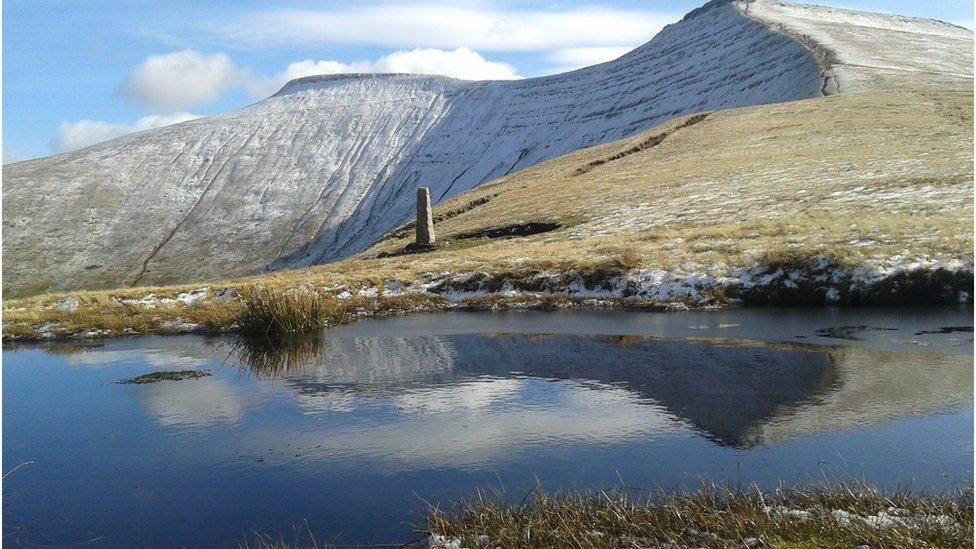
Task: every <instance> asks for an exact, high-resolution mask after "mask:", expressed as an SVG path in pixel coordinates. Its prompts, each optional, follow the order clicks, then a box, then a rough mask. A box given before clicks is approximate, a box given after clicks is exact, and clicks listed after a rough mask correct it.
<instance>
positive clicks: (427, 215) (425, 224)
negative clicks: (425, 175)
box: [417, 187, 434, 246]
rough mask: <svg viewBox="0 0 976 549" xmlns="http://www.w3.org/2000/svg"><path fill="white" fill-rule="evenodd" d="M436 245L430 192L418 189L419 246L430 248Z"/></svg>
mask: <svg viewBox="0 0 976 549" xmlns="http://www.w3.org/2000/svg"><path fill="white" fill-rule="evenodd" d="M433 243H434V216H433V214H432V213H431V211H430V191H429V190H428V189H427V187H420V188H419V189H417V244H419V245H421V246H430V245H431V244H433Z"/></svg>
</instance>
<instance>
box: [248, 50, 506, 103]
mask: <svg viewBox="0 0 976 549" xmlns="http://www.w3.org/2000/svg"><path fill="white" fill-rule="evenodd" d="M355 72H358V73H363V72H374V73H381V72H397V73H411V74H440V75H444V76H450V77H453V78H460V79H463V80H512V79H517V78H520V77H519V74H518V72H516V70H515V69H514V68H513V67H512V66H511V65H509V64H507V63H499V62H495V61H488V60H486V59H485V58H484V57H482V56H481V55H479V54H478V52H476V51H473V50H471V49H469V48H457V49H455V50H450V51H445V50H440V49H415V50H401V51H395V52H393V53H391V54H389V55H385V56H383V57H381V58H379V59H377V60H376V61H354V62H352V63H342V62H339V61H312V60H311V59H307V60H305V61H296V62H294V63H291V64H290V65H288V67H287V68H286V69H285V70H284V71H282V72H279V73H278V74H276V75H274V76H271V77H268V78H259V79H255V80H253V81H252V82H251V84H250V85H249V86H248V89H249V90H250V92H251V95H252V96H254V97H267V96H269V95H271V94H273V93H274V92H276V91H278V90H279V89H280V88H281V86H283V85H284V84H285V82H288V81H289V80H293V79H295V78H301V77H303V76H312V75H316V74H338V73H355Z"/></svg>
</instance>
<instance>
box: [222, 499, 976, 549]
mask: <svg viewBox="0 0 976 549" xmlns="http://www.w3.org/2000/svg"><path fill="white" fill-rule="evenodd" d="M504 500H505V498H504V494H501V493H498V492H493V493H491V494H489V495H485V494H484V493H481V492H479V493H478V495H477V497H474V498H470V499H467V500H464V501H461V502H458V503H457V504H456V505H455V506H454V507H452V508H450V509H447V510H442V509H439V508H431V510H430V512H429V514H428V516H427V519H426V521H427V522H426V526H425V527H424V528H422V529H421V530H419V531H418V537H419V540H418V541H414V542H410V543H406V544H402V545H400V544H389V545H382V546H383V547H404V548H410V549H421V548H432V549H434V548H441V549H448V548H451V549H457V548H462V547H467V548H478V547H489V548H495V547H501V548H506V549H508V548H555V547H571V548H579V549H591V548H592V549H603V548H607V549H611V548H612V549H617V548H668V549H678V548H686V547H707V548H722V549H725V548H743V547H746V548H755V547H771V548H783V549H813V548H827V549H835V548H836V549H852V548H858V547H865V546H867V547H872V548H906V549H907V548H917V547H940V548H943V547H944V548H957V547H972V546H973V492H972V490H971V489H965V490H960V491H959V492H957V493H954V494H949V495H930V494H920V493H912V492H903V491H897V492H893V493H885V492H883V491H881V490H878V489H876V488H872V487H870V486H867V485H863V484H859V485H856V486H847V485H827V484H824V485H820V486H814V487H805V488H785V487H781V488H779V489H776V490H773V491H762V490H760V489H759V488H756V487H752V488H748V489H746V488H737V489H728V488H723V487H721V486H718V485H715V484H703V485H702V486H701V488H699V489H698V490H697V491H694V492H678V493H663V492H656V493H650V494H649V493H647V492H639V491H637V490H633V489H623V490H612V491H601V492H599V493H596V494H581V493H575V494H560V495H550V494H547V493H545V492H544V491H542V490H541V489H540V490H538V491H536V492H533V493H532V494H530V495H528V496H526V498H525V499H524V500H523V501H522V502H521V503H520V504H517V505H512V504H509V503H505V502H504ZM312 524H314V520H313V521H312ZM239 546H240V547H247V548H250V547H255V548H259V549H286V548H290V547H316V548H317V547H331V545H330V544H328V543H321V542H320V541H318V540H316V538H315V536H314V534H313V533H312V527H311V526H310V523H309V522H308V521H306V522H304V523H302V524H301V525H300V526H299V527H296V528H294V531H293V532H291V533H290V534H289V535H287V536H277V537H274V536H268V535H263V534H260V533H256V532H255V533H252V535H251V536H249V537H248V539H246V540H245V541H242V542H240V544H239Z"/></svg>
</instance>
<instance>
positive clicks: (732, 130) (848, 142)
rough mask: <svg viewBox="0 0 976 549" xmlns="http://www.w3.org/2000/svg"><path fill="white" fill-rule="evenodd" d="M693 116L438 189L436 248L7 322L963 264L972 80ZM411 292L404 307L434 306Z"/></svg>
mask: <svg viewBox="0 0 976 549" xmlns="http://www.w3.org/2000/svg"><path fill="white" fill-rule="evenodd" d="M688 120H689V118H683V119H678V120H675V121H672V122H669V123H666V124H664V125H662V126H660V127H658V128H655V129H653V130H651V131H649V132H646V133H644V134H640V135H636V136H634V137H632V138H628V139H624V140H621V141H618V142H614V143H609V144H606V145H602V146H598V147H593V148H590V149H585V150H582V151H578V152H576V153H573V154H570V155H566V156H563V157H560V158H557V159H554V160H552V161H549V162H546V163H543V164H540V165H538V166H534V167H532V168H529V169H526V170H523V171H520V172H517V173H514V174H511V175H509V176H506V177H503V178H501V179H498V180H496V181H493V182H491V183H489V184H486V185H483V186H481V187H478V188H476V189H474V190H472V191H469V192H466V193H464V194H462V195H459V196H457V197H455V198H453V199H451V200H448V201H446V202H444V203H442V204H440V205H438V206H437V207H436V208H435V211H434V213H435V217H436V218H437V219H438V222H437V223H436V225H435V229H436V232H437V235H438V241H439V243H441V246H442V247H441V249H439V250H437V251H434V252H430V253H423V254H414V255H397V256H394V257H383V258H379V257H378V256H379V255H381V254H391V253H394V254H395V253H398V252H399V251H401V250H402V249H403V247H404V246H405V245H406V244H407V243H408V242H409V239H410V238H412V232H411V231H409V230H398V231H393V232H392V233H391V235H388V238H386V239H384V240H381V241H380V242H378V243H377V244H376V245H375V246H374V247H372V248H370V249H369V250H366V251H364V252H362V253H361V254H359V255H358V256H357V257H354V258H351V259H349V260H346V261H341V262H337V263H333V264H328V265H321V266H316V267H310V268H306V269H298V270H289V271H280V272H275V273H270V274H263V275H259V276H254V277H246V278H242V279H236V280H225V281H220V282H210V283H206V282H201V283H198V284H184V285H179V286H167V287H162V288H127V289H119V290H109V291H92V292H72V293H71V294H70V295H72V296H73V297H75V298H77V299H78V300H79V302H80V305H79V307H78V308H77V310H75V311H71V312H68V311H61V310H59V309H58V308H57V307H56V303H57V301H58V300H59V299H61V298H63V297H65V296H66V295H67V294H46V295H41V296H35V297H30V298H25V299H17V300H8V301H5V302H4V333H5V335H6V336H8V337H9V336H14V335H16V336H21V337H30V336H31V335H32V334H36V327H37V326H38V325H42V324H44V323H49V322H56V323H58V324H59V327H58V330H59V331H61V332H64V333H70V332H77V331H82V330H104V331H107V332H113V333H121V332H122V331H123V330H124V329H126V328H129V329H130V330H135V331H137V332H140V333H144V332H148V331H158V330H160V329H162V328H161V326H162V325H163V324H164V323H165V322H167V321H177V320H178V321H180V322H189V323H194V324H200V325H201V326H204V327H212V328H214V329H217V328H221V327H227V326H230V325H232V324H233V323H234V319H235V318H237V315H239V314H241V311H240V309H239V304H236V303H235V302H231V303H229V304H227V305H222V304H219V303H216V302H215V301H213V300H209V299H208V300H206V301H205V302H202V303H201V304H198V305H197V306H194V307H182V306H175V307H157V308H155V309H152V310H145V309H142V308H139V307H133V306H123V307H120V306H119V305H118V303H117V301H118V300H119V299H140V298H142V297H144V296H146V295H147V294H150V293H155V294H156V295H157V296H159V297H169V298H172V297H175V296H176V295H177V294H178V293H179V292H186V291H191V290H193V289H197V288H200V287H202V286H208V287H209V288H210V289H211V292H214V291H217V290H220V289H223V288H238V289H240V288H245V287H249V288H255V289H258V290H257V291H264V292H278V293H279V294H280V293H282V292H285V291H287V290H291V289H296V288H311V289H314V290H315V291H319V290H321V289H328V288H335V287H338V286H343V285H345V286H348V287H349V288H351V289H352V291H353V292H355V291H356V290H357V289H359V288H363V287H367V288H368V287H376V288H382V286H383V284H384V282H386V281H400V282H403V283H410V282H413V281H416V280H418V279H420V278H422V277H424V276H425V275H426V276H430V275H432V274H436V273H445V272H450V273H479V272H481V273H487V274H489V275H491V276H493V277H494V278H495V279H498V280H500V279H502V278H504V277H505V276H509V275H510V276H512V277H518V276H519V275H520V273H526V272H541V271H575V272H580V273H587V272H588V273H593V274H594V276H596V275H598V274H599V273H606V272H607V271H608V270H610V269H637V268H641V269H661V270H666V271H670V270H674V269H684V270H695V269H702V270H705V269H723V268H727V269H731V268H736V267H746V268H748V267H752V266H756V265H762V264H763V262H764V261H768V260H769V259H770V258H775V257H786V256H794V257H807V258H811V257H817V256H828V257H830V258H833V259H834V260H835V262H837V263H838V264H840V265H843V266H848V267H856V266H858V265H862V264H879V265H883V264H885V263H886V262H892V261H894V262H897V261H901V262H910V261H912V260H915V259H920V258H921V259H927V260H932V261H957V262H959V261H961V262H962V263H964V264H970V265H971V264H972V259H973V236H972V235H973V204H972V193H973V163H972V162H973V156H972V151H973V131H972V128H973V95H972V90H971V89H970V90H957V91H952V90H949V91H945V90H942V91H921V92H918V93H867V94H855V95H841V96H832V97H827V98H822V99H814V100H808V101H798V102H791V103H783V104H777V105H765V106H759V107H751V108H745V109H734V110H729V111H721V112H715V113H710V114H708V116H706V117H703V118H700V119H697V122H696V123H694V124H688V123H687V122H688ZM662 136H663V139H662ZM529 222H546V223H558V224H559V225H560V227H559V228H558V229H556V230H553V231H551V232H544V233H540V234H535V235H531V236H526V237H519V238H507V239H506V238H495V239H465V240H458V239H457V238H456V237H457V236H458V235H462V234H465V233H473V232H478V231H481V230H484V229H490V228H497V227H502V226H508V225H513V224H519V223H529ZM201 260H205V259H201ZM418 299H420V301H419V302H417V303H413V304H410V303H406V304H401V305H402V306H403V307H402V309H403V310H411V309H425V308H430V307H435V308H436V307H437V306H439V305H437V304H436V303H435V302H428V301H425V299H426V298H418ZM434 301H436V299H435V300H434ZM395 308H396V307H394V309H395ZM313 324H314V323H313ZM285 331H287V329H286V330H285Z"/></svg>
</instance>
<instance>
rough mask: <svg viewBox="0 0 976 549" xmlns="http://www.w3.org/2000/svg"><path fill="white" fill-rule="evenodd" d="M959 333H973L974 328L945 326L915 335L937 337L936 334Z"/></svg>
mask: <svg viewBox="0 0 976 549" xmlns="http://www.w3.org/2000/svg"><path fill="white" fill-rule="evenodd" d="M957 333H962V334H965V333H969V334H971V333H973V327H972V326H943V327H941V328H939V329H938V330H922V331H921V332H915V335H917V336H920V335H935V334H957Z"/></svg>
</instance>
